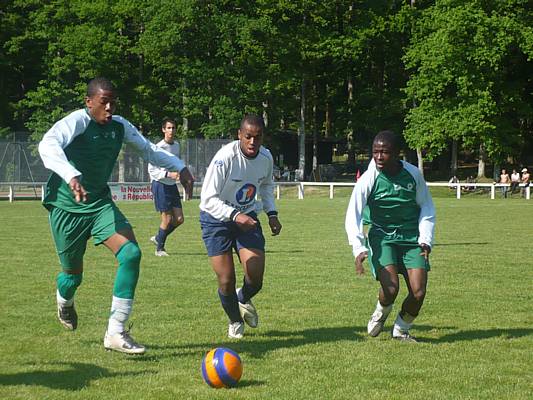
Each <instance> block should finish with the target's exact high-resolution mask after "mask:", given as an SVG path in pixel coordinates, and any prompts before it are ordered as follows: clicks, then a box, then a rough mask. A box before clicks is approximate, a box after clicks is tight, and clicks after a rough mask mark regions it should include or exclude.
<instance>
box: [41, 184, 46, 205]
mask: <svg viewBox="0 0 533 400" xmlns="http://www.w3.org/2000/svg"><path fill="white" fill-rule="evenodd" d="M45 190H46V185H41V201H44V195H45V193H44V192H45Z"/></svg>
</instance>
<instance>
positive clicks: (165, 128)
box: [161, 118, 176, 143]
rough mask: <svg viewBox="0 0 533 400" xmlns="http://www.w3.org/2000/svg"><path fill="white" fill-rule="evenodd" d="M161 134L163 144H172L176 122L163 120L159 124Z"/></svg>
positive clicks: (168, 119)
mask: <svg viewBox="0 0 533 400" xmlns="http://www.w3.org/2000/svg"><path fill="white" fill-rule="evenodd" d="M161 132H163V135H165V137H164V139H165V142H167V143H173V142H174V135H175V134H176V121H174V120H173V119H170V118H165V119H163V122H161Z"/></svg>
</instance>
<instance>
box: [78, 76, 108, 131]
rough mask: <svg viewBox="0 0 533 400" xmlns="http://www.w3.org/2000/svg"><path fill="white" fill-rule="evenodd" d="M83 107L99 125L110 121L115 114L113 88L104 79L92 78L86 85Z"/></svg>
mask: <svg viewBox="0 0 533 400" xmlns="http://www.w3.org/2000/svg"><path fill="white" fill-rule="evenodd" d="M85 105H86V106H87V109H88V110H89V113H90V114H91V117H93V119H94V120H95V121H96V122H97V123H98V124H101V125H104V124H107V123H108V122H110V121H111V117H112V116H113V113H114V112H115V107H116V100H115V88H114V86H113V84H112V83H111V81H110V80H109V79H106V78H94V79H92V80H91V81H90V82H89V84H88V85H87V96H86V97H85Z"/></svg>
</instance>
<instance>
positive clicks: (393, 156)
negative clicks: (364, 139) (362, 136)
mask: <svg viewBox="0 0 533 400" xmlns="http://www.w3.org/2000/svg"><path fill="white" fill-rule="evenodd" d="M372 157H373V158H374V162H375V163H376V166H377V167H378V169H380V170H384V171H388V170H392V169H394V168H395V167H396V165H397V163H398V151H397V150H396V149H394V147H393V146H391V144H390V143H386V142H382V141H377V142H374V143H373V144H372Z"/></svg>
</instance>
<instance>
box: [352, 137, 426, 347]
mask: <svg viewBox="0 0 533 400" xmlns="http://www.w3.org/2000/svg"><path fill="white" fill-rule="evenodd" d="M399 154H400V146H399V141H398V138H397V136H396V135H395V134H394V133H393V132H391V131H382V132H379V133H378V134H377V135H376V137H375V138H374V142H373V144H372V158H373V160H372V161H371V163H370V165H369V168H368V170H367V171H366V172H365V173H364V174H363V175H362V176H361V178H360V179H359V180H358V181H357V184H356V185H355V187H354V190H353V193H352V197H351V199H350V204H349V206H348V210H347V212H346V233H347V234H348V241H349V242H350V244H351V245H352V247H353V254H354V256H355V269H356V272H357V273H358V274H363V273H364V269H363V261H364V260H365V259H366V258H368V259H369V263H370V265H371V268H372V272H373V274H374V276H375V277H376V279H378V280H379V282H380V284H381V288H380V290H379V294H378V302H377V305H376V309H375V311H374V313H373V314H372V317H371V318H370V321H369V322H368V334H369V335H370V336H377V335H379V334H380V332H381V331H382V330H383V326H384V324H385V321H386V319H387V317H388V316H389V314H390V312H391V310H392V305H393V303H394V301H395V300H396V296H397V295H398V290H399V279H398V275H399V274H402V275H403V276H404V279H405V283H406V285H407V289H408V291H409V294H408V295H407V297H406V298H405V300H404V301H403V303H402V308H401V310H400V312H399V313H398V316H397V317H396V320H395V322H394V327H393V329H392V337H393V338H394V339H400V340H405V341H416V340H415V339H414V338H413V337H412V336H411V335H410V334H409V329H410V328H411V326H412V324H413V321H414V319H415V318H416V317H417V316H418V313H419V312H420V309H421V307H422V304H423V302H424V297H425V295H426V286H427V279H428V271H429V253H430V252H431V245H432V242H433V231H434V225H435V207H434V206H433V200H432V199H431V195H430V193H429V190H428V187H427V185H426V182H425V181H424V178H423V176H422V174H421V173H420V171H419V170H418V168H416V167H415V166H414V165H411V164H409V163H407V162H404V161H400V159H399ZM366 206H368V208H367V209H368V219H369V222H370V228H369V230H368V235H367V237H366V238H365V235H364V232H363V220H364V219H365V216H364V214H365V212H364V210H365V207H366Z"/></svg>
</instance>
